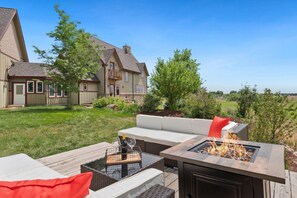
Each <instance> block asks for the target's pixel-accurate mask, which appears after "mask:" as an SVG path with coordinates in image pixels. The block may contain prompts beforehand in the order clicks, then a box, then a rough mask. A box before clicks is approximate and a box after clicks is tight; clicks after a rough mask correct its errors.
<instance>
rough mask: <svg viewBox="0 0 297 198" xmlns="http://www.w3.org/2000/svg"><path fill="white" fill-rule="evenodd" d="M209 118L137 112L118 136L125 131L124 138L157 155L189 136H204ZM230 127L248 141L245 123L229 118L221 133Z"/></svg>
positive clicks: (171, 164) (167, 161) (207, 129)
mask: <svg viewBox="0 0 297 198" xmlns="http://www.w3.org/2000/svg"><path fill="white" fill-rule="evenodd" d="M211 123H212V120H209V119H191V118H177V117H160V116H150V115H142V114H139V115H137V116H136V127H133V128H128V129H123V130H120V131H119V132H118V135H119V137H122V135H123V134H124V133H125V134H126V136H127V137H135V139H136V145H138V146H140V148H141V150H142V151H144V152H147V153H152V154H155V155H159V153H160V152H161V151H163V150H165V149H167V148H170V147H172V146H175V145H177V144H179V143H182V142H184V141H187V140H189V139H192V138H194V137H196V136H201V135H202V136H208V132H209V128H210V125H211ZM228 130H231V131H232V132H233V133H236V134H237V135H238V137H239V138H240V139H241V140H248V125H246V124H238V123H235V122H232V121H230V122H229V124H228V125H227V126H225V127H224V128H223V129H222V136H223V135H224V134H225V133H226V132H227V131H228ZM165 165H167V166H173V167H174V166H176V165H177V162H176V161H172V160H169V159H165Z"/></svg>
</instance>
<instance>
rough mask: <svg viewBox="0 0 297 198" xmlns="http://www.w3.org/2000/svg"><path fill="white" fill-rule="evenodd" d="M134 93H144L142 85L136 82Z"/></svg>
mask: <svg viewBox="0 0 297 198" xmlns="http://www.w3.org/2000/svg"><path fill="white" fill-rule="evenodd" d="M139 90H140V91H139ZM135 93H144V86H143V85H140V84H136V85H135Z"/></svg>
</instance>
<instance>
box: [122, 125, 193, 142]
mask: <svg viewBox="0 0 297 198" xmlns="http://www.w3.org/2000/svg"><path fill="white" fill-rule="evenodd" d="M123 133H125V134H126V135H127V137H131V136H134V137H135V138H136V139H139V140H143V141H146V142H152V143H157V144H162V145H166V146H175V145H177V144H179V143H181V142H184V141H187V140H189V139H192V138H194V137H196V136H197V135H193V134H186V133H178V132H172V131H164V130H152V129H144V128H140V127H133V128H129V129H124V130H121V131H119V133H118V134H119V136H122V135H123ZM136 144H137V142H136Z"/></svg>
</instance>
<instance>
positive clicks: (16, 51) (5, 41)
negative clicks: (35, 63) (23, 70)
mask: <svg viewBox="0 0 297 198" xmlns="http://www.w3.org/2000/svg"><path fill="white" fill-rule="evenodd" d="M1 51H2V52H3V53H5V54H6V55H8V56H10V57H12V58H14V59H15V60H17V61H23V60H24V59H23V55H22V51H21V47H20V42H19V39H18V35H17V31H16V27H15V23H14V21H12V22H11V23H10V25H9V26H8V28H7V30H6V32H5V34H4V35H3V37H2V40H1Z"/></svg>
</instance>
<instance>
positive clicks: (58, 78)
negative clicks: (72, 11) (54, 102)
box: [34, 5, 101, 108]
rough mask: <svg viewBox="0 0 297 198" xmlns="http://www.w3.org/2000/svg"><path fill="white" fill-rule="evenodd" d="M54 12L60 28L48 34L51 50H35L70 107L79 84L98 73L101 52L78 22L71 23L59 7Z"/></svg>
mask: <svg viewBox="0 0 297 198" xmlns="http://www.w3.org/2000/svg"><path fill="white" fill-rule="evenodd" d="M55 11H56V12H57V13H58V15H59V22H58V25H57V26H56V27H55V29H54V30H53V31H51V32H49V33H47V35H48V36H49V37H50V38H53V39H54V41H55V42H54V44H52V48H51V49H49V50H40V49H39V48H38V47H36V46H34V49H35V50H34V51H35V53H37V54H38V55H39V59H42V60H44V62H45V63H46V64H45V67H46V68H47V70H48V75H49V77H50V78H51V79H52V81H53V82H54V83H56V84H57V85H59V86H62V87H63V89H64V90H65V91H67V93H69V94H68V99H67V106H68V108H71V105H72V104H71V93H72V92H78V85H77V83H78V82H79V81H80V80H82V79H85V78H89V77H91V76H92V75H94V73H95V72H96V71H98V69H99V67H100V63H99V60H100V54H101V50H100V47H99V46H95V45H94V44H93V43H92V42H91V38H92V35H91V34H89V33H87V32H85V31H84V30H83V29H78V27H77V25H78V24H79V22H76V21H71V20H70V16H69V15H67V14H66V13H65V12H64V11H63V10H60V9H59V7H58V5H55Z"/></svg>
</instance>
